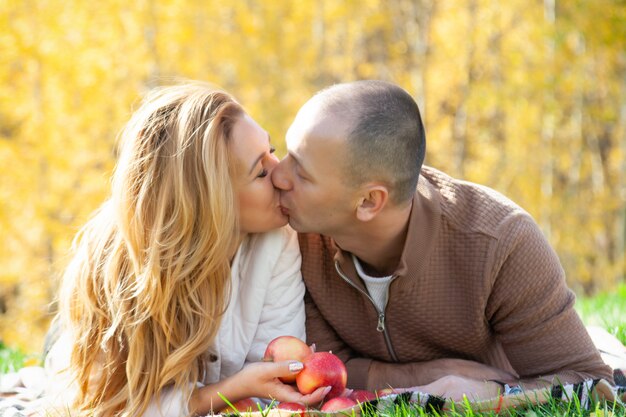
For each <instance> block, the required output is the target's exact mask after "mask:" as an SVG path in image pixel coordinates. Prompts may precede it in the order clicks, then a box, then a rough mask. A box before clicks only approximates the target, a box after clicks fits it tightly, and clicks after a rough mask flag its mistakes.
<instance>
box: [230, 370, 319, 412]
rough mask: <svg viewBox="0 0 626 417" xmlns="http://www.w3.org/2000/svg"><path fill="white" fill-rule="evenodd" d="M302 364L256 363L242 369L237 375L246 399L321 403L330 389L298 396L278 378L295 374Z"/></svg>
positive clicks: (292, 387)
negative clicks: (258, 398)
mask: <svg viewBox="0 0 626 417" xmlns="http://www.w3.org/2000/svg"><path fill="white" fill-rule="evenodd" d="M301 370H302V363H300V362H297V361H284V362H257V363H251V364H249V365H247V366H246V367H245V368H243V369H242V370H241V371H240V372H239V373H238V374H237V375H238V377H240V381H241V384H242V388H243V389H244V390H245V391H246V392H248V393H249V394H248V395H247V396H248V397H260V398H271V399H274V400H277V401H280V402H297V403H303V404H307V405H308V404H317V403H319V402H321V401H322V400H323V399H324V397H325V396H326V394H328V391H330V387H321V388H318V389H317V390H315V391H314V392H312V393H311V394H308V395H303V394H300V392H299V391H298V389H297V388H296V387H295V386H293V385H287V384H284V383H283V382H281V381H280V380H279V379H278V378H279V377H284V376H291V375H293V374H297V373H298V372H300V371H301Z"/></svg>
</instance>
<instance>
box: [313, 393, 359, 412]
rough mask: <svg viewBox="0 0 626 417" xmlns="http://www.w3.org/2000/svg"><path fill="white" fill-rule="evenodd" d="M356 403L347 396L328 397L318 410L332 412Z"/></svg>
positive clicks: (350, 406)
mask: <svg viewBox="0 0 626 417" xmlns="http://www.w3.org/2000/svg"><path fill="white" fill-rule="evenodd" d="M355 405H357V403H356V401H354V400H353V399H351V398H348V397H336V398H333V399H330V400H328V401H326V402H325V403H324V405H323V406H322V408H320V411H325V412H327V413H332V412H335V411H341V410H345V409H347V408H352V407H354V406H355Z"/></svg>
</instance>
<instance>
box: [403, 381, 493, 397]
mask: <svg viewBox="0 0 626 417" xmlns="http://www.w3.org/2000/svg"><path fill="white" fill-rule="evenodd" d="M406 391H420V392H424V393H427V394H433V395H437V396H439V397H443V398H450V399H452V400H453V401H459V400H462V399H463V396H467V398H468V399H469V400H470V401H477V400H487V399H489V398H494V397H497V396H498V395H500V394H502V386H501V385H500V384H498V383H497V382H492V381H481V380H477V379H473V378H468V377H464V376H457V375H448V376H444V377H443V378H440V379H438V380H436V381H434V382H432V383H430V384H428V385H421V386H415V387H411V388H404V389H396V390H394V392H397V393H401V392H406Z"/></svg>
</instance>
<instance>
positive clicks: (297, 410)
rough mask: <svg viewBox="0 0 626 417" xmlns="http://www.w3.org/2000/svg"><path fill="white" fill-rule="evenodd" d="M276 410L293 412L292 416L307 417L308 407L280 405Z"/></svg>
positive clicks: (289, 404) (297, 404)
mask: <svg viewBox="0 0 626 417" xmlns="http://www.w3.org/2000/svg"><path fill="white" fill-rule="evenodd" d="M276 408H278V409H279V410H286V411H293V413H290V414H291V415H293V414H297V415H300V416H301V417H306V415H307V414H306V405H304V404H300V403H279V404H278V405H277V406H276Z"/></svg>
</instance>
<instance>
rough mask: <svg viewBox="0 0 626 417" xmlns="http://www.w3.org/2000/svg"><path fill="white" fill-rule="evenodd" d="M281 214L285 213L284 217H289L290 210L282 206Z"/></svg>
mask: <svg viewBox="0 0 626 417" xmlns="http://www.w3.org/2000/svg"><path fill="white" fill-rule="evenodd" d="M280 212H281V213H283V215H285V216H289V209H288V208H286V207H285V206H280Z"/></svg>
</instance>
